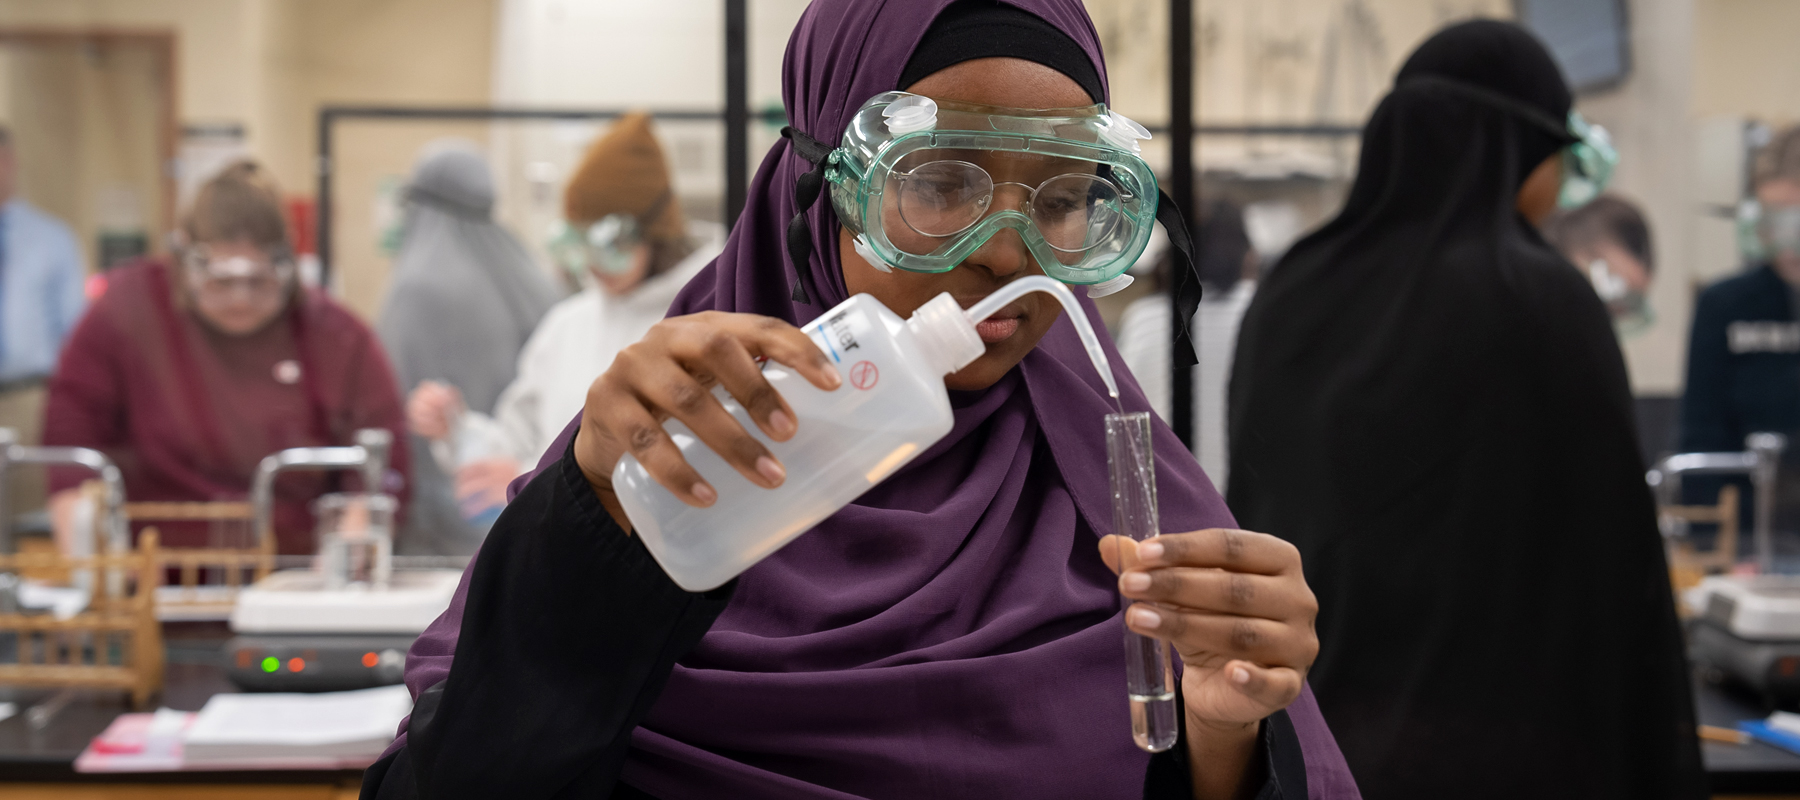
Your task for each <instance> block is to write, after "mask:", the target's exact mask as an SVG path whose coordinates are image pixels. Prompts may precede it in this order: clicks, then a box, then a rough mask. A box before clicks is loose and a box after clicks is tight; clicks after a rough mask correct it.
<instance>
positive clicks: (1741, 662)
mask: <svg viewBox="0 0 1800 800" xmlns="http://www.w3.org/2000/svg"><path fill="white" fill-rule="evenodd" d="M1683 599H1684V602H1686V603H1687V606H1688V608H1689V610H1690V611H1692V612H1693V613H1694V614H1695V619H1694V621H1693V622H1692V624H1691V625H1690V626H1689V629H1688V657H1689V659H1690V660H1692V661H1693V662H1694V663H1695V664H1697V665H1699V666H1701V667H1702V668H1706V669H1711V670H1716V671H1717V672H1718V673H1719V674H1720V675H1721V676H1724V677H1729V678H1731V679H1733V680H1736V681H1738V682H1740V683H1743V684H1744V685H1746V686H1748V687H1750V688H1751V689H1754V690H1755V691H1756V692H1757V693H1759V694H1761V695H1762V696H1763V699H1764V702H1765V703H1767V704H1768V705H1770V706H1774V705H1777V704H1787V703H1793V702H1796V701H1800V576H1794V575H1714V576H1711V577H1708V578H1705V579H1704V580H1702V581H1700V585H1699V586H1696V587H1694V588H1692V589H1689V590H1688V591H1687V594H1686V596H1685V597H1684V598H1683Z"/></svg>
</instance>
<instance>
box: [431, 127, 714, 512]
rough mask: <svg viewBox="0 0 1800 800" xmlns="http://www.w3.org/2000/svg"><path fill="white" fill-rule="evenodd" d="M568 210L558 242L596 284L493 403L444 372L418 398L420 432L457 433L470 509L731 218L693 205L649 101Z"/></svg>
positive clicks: (571, 303) (605, 151)
mask: <svg viewBox="0 0 1800 800" xmlns="http://www.w3.org/2000/svg"><path fill="white" fill-rule="evenodd" d="M563 210H564V215H565V216H564V219H565V220H566V222H565V223H564V225H563V229H562V232H561V234H560V235H559V236H558V237H557V239H556V240H555V241H553V242H552V243H551V250H552V252H553V253H554V254H555V256H556V259H557V261H558V262H559V263H560V264H562V266H563V267H564V268H565V269H567V270H568V271H569V273H570V276H571V277H572V278H574V279H575V280H576V281H578V282H579V283H581V285H583V286H584V287H585V288H584V289H583V290H582V291H581V292H580V293H579V294H576V295H575V296H573V297H570V298H568V299H566V300H564V301H562V302H561V303H558V304H557V305H556V307H555V308H552V309H551V310H550V313H548V314H546V315H545V316H544V321H543V323H542V324H540V325H539V326H538V329H537V331H536V332H534V333H533V334H532V335H531V340H530V341H529V342H527V343H526V345H525V349H524V352H523V353H521V354H520V356H519V363H518V377H517V378H515V379H514V380H513V382H512V384H511V385H510V386H508V387H506V390H505V391H504V392H503V393H501V395H500V398H499V400H498V401H497V403H496V404H495V405H494V411H493V414H492V415H487V414H484V413H483V412H482V410H481V406H480V405H478V404H476V403H475V402H473V401H471V399H470V398H469V397H468V396H467V395H466V394H464V393H462V392H460V391H458V390H457V388H456V387H455V386H454V385H453V384H450V383H446V382H440V381H428V382H426V383H424V384H421V385H420V386H419V387H418V388H416V389H414V390H413V392H412V394H411V396H410V397H409V398H408V400H407V419H408V423H409V425H411V428H412V430H413V432H414V433H416V434H418V435H420V436H422V437H425V438H427V439H430V440H433V441H438V442H446V443H448V442H450V441H451V440H452V439H456V440H457V441H456V442H455V446H454V448H450V449H451V450H453V451H456V455H455V456H453V458H454V459H455V463H454V465H453V467H454V470H455V474H456V494H457V498H458V500H459V501H460V502H461V503H462V504H463V506H464V507H465V509H483V508H494V507H496V506H499V505H501V504H503V503H504V502H505V498H506V485H507V484H508V483H511V482H512V479H513V478H516V477H518V476H519V474H520V473H521V472H524V471H525V468H526V467H528V466H529V465H531V464H535V463H536V462H537V458H538V456H539V455H540V454H541V453H543V451H544V448H545V447H548V446H549V444H550V441H551V440H552V439H554V438H555V437H556V435H557V434H558V433H561V432H562V429H563V427H564V426H566V425H568V422H569V420H570V419H571V418H573V417H574V416H575V414H576V413H577V412H579V411H580V410H581V406H582V403H583V402H584V401H585V400H586V398H587V390H588V385H589V384H591V383H593V381H594V379H595V378H597V377H599V376H600V373H602V372H604V371H606V368H607V366H609V365H611V364H612V360H613V356H615V355H617V354H618V352H619V351H620V350H622V349H624V348H625V346H626V345H629V344H631V343H633V342H636V341H637V340H638V339H641V338H643V336H644V332H645V331H648V330H649V329H650V326H652V325H655V324H656V323H657V322H659V321H661V320H662V318H663V316H664V315H666V314H667V313H668V310H669V303H670V302H671V301H673V300H674V299H675V293H676V292H679V291H681V287H683V286H686V285H687V282H688V280H689V279H691V278H693V277H694V275H695V274H696V273H698V272H699V271H700V269H701V268H702V267H705V266H706V265H707V264H708V263H709V262H711V261H712V260H713V259H714V258H715V257H717V256H718V254H719V250H720V249H721V248H722V247H724V244H725V229H724V228H723V226H720V225H717V224H713V223H707V222H701V221H689V220H687V219H686V218H685V216H684V215H683V214H682V212H681V204H680V202H679V201H677V200H676V198H675V191H674V185H673V182H672V181H671V179H670V175H669V165H668V162H667V160H666V159H665V158H664V156H663V150H662V146H661V145H660V144H658V142H657V139H656V131H655V127H654V126H653V125H652V124H651V120H650V116H649V115H648V114H645V113H642V112H635V113H632V114H628V115H626V116H625V117H623V118H621V119H620V120H619V121H618V122H617V123H616V124H614V125H613V127H612V128H611V129H610V130H608V131H607V132H606V135H604V136H602V137H600V138H599V139H598V140H596V141H595V142H594V143H593V145H592V146H591V147H590V148H589V149H588V151H587V154H586V155H585V156H584V157H583V159H582V162H581V166H580V167H579V168H578V169H577V170H576V171H575V174H574V176H573V177H571V178H570V179H569V183H568V186H567V188H566V189H565V190H564V193H563ZM440 449H442V448H440Z"/></svg>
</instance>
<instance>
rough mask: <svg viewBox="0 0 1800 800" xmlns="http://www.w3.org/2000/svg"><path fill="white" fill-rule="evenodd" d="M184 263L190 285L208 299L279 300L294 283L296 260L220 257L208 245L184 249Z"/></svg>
mask: <svg viewBox="0 0 1800 800" xmlns="http://www.w3.org/2000/svg"><path fill="white" fill-rule="evenodd" d="M181 263H182V266H183V268H184V270H185V271H186V273H187V280H188V285H189V286H191V287H193V289H194V291H195V292H196V293H198V294H199V295H201V296H202V297H206V298H213V299H225V298H228V297H230V296H231V295H233V294H248V295H250V296H252V297H253V298H271V297H279V296H281V295H284V294H286V293H287V291H288V289H289V288H290V287H292V286H293V282H294V271H295V268H294V259H293V257H292V256H290V255H288V254H287V253H286V252H276V253H272V254H266V255H263V256H261V257H259V258H251V257H247V256H217V255H214V254H213V253H212V252H211V251H210V250H209V249H208V248H207V247H206V246H205V245H192V246H188V247H183V248H182V250H181Z"/></svg>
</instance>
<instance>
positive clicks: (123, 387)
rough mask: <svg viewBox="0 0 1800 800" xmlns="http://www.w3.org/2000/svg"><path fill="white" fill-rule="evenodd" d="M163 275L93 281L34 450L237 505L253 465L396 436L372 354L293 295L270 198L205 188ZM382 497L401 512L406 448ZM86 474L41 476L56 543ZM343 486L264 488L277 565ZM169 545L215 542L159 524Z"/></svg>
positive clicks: (123, 274) (134, 483) (334, 308)
mask: <svg viewBox="0 0 1800 800" xmlns="http://www.w3.org/2000/svg"><path fill="white" fill-rule="evenodd" d="M178 238H179V239H180V242H179V247H178V248H177V251H176V256H175V258H174V259H173V262H172V263H165V262H162V261H157V260H145V261H140V262H138V263H135V264H131V265H129V266H124V267H120V268H117V269H115V270H113V271H112V272H110V273H108V280H107V284H106V293H105V294H104V295H102V296H101V297H100V298H99V299H98V300H96V301H95V303H94V306H93V308H92V309H91V310H90V311H89V312H88V313H87V314H86V315H85V316H84V317H82V319H81V323H80V324H79V325H77V326H76V328H75V332H74V334H73V335H72V336H71V337H70V339H69V344H68V347H67V349H66V350H64V352H63V355H62V360H61V361H60V362H59V363H58V364H57V368H56V374H55V375H54V376H53V377H52V378H51V380H50V400H49V412H48V414H47V415H46V418H45V422H44V442H45V444H50V445H70V446H77V447H91V448H95V449H97V450H100V451H101V452H104V453H106V454H107V455H108V456H110V457H111V458H112V460H113V461H114V463H116V464H118V465H119V469H120V471H121V472H122V473H123V474H124V478H125V491H126V496H127V497H129V498H130V499H131V500H133V501H228V500H237V501H241V500H243V499H244V498H245V497H246V496H247V495H248V494H249V490H250V482H251V479H252V477H253V476H254V474H255V472H256V466H257V463H258V462H259V461H261V460H262V458H263V457H264V456H267V455H269V454H271V453H274V452H275V451H277V450H282V449H285V448H289V447H318V446H327V445H349V444H351V443H352V442H353V437H354V435H355V432H356V431H357V430H358V429H361V428H386V429H388V430H389V431H392V432H393V434H394V437H395V441H400V437H402V436H403V435H404V433H405V430H404V427H403V425H404V421H403V419H402V415H401V409H400V399H399V396H398V393H397V392H396V391H395V386H396V383H395V381H394V375H393V371H392V370H391V369H390V368H389V366H388V359H387V356H386V354H384V353H383V352H382V349H381V344H380V343H379V342H378V341H376V338H375V335H374V334H373V333H372V332H370V330H369V329H368V327H367V326H365V325H363V323H361V322H359V321H357V319H356V317H354V316H352V315H351V314H350V313H349V312H348V311H346V310H345V309H344V308H343V307H342V306H340V305H338V304H337V302H336V301H334V300H332V299H330V298H329V297H326V296H325V295H324V294H323V293H320V292H317V291H313V290H308V289H305V288H302V287H301V286H300V285H299V282H298V280H297V278H296V275H295V272H296V270H295V265H294V258H293V245H292V242H291V241H290V240H289V237H288V229H287V224H286V221H285V220H284V219H283V217H282V214H281V204H280V193H279V192H278V191H277V189H276V187H275V184H274V181H273V180H271V179H270V178H269V176H268V174H267V173H266V172H265V171H264V170H263V168H262V167H260V166H258V165H257V164H256V163H254V162H249V161H243V162H238V163H236V164H232V165H230V166H228V167H226V168H225V169H224V170H223V171H222V172H220V173H219V174H218V176H216V177H214V178H213V179H212V180H210V181H208V182H207V183H206V184H205V185H204V186H203V187H201V189H200V190H199V192H198V194H197V195H196V196H195V197H194V200H193V203H192V204H191V206H190V207H189V208H188V209H187V210H186V212H185V213H184V214H183V216H182V221H181V227H180V231H179V236H178ZM389 463H390V469H389V472H388V475H387V477H386V478H385V479H384V480H385V482H386V483H387V485H384V486H382V487H381V488H382V489H383V490H385V491H388V492H392V493H396V494H399V495H400V496H401V497H402V500H403V501H404V498H405V494H406V491H405V487H406V474H407V457H406V450H405V449H403V448H395V450H394V452H393V455H392V457H391V460H390V462H389ZM88 477H89V476H88V475H86V474H82V473H80V472H77V471H71V470H56V471H53V472H52V474H51V478H50V486H51V490H52V491H53V492H55V493H56V494H55V495H54V497H53V499H52V503H51V505H52V512H53V517H54V519H55V525H56V534H57V538H58V541H59V543H61V544H62V545H63V546H64V547H65V548H66V547H67V546H68V544H69V541H70V538H69V537H70V536H71V535H72V530H71V528H70V525H71V523H72V519H73V516H74V514H73V507H74V503H76V502H77V500H78V497H77V494H76V492H75V488H76V486H77V485H78V484H79V482H80V481H82V480H84V479H86V478H88ZM357 480H358V479H357V478H356V477H354V476H351V475H348V474H344V473H330V474H326V473H297V474H293V475H286V476H283V477H281V478H280V479H279V480H278V481H277V482H276V484H275V510H274V511H275V515H274V525H275V536H276V540H277V543H278V547H279V551H280V552H281V553H294V554H309V553H312V552H313V551H314V549H315V548H314V544H313V523H312V512H311V510H310V509H309V504H310V503H311V502H312V501H313V500H314V499H315V498H317V497H318V496H319V495H321V494H324V493H326V492H328V491H333V490H334V487H338V486H340V485H341V486H346V487H350V486H353V485H354V484H356V482H357ZM159 528H161V529H162V531H163V539H162V540H163V541H164V542H165V543H168V544H172V545H177V546H205V545H215V546H216V545H219V544H232V545H237V546H242V544H244V542H239V541H231V542H221V541H218V537H221V536H224V535H228V534H227V532H224V531H221V530H219V529H217V528H213V527H209V526H207V525H203V524H187V525H183V524H163V525H159Z"/></svg>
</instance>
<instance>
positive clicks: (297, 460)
mask: <svg viewBox="0 0 1800 800" xmlns="http://www.w3.org/2000/svg"><path fill="white" fill-rule="evenodd" d="M393 446H394V434H393V433H392V432H390V431H388V430H386V429H383V428H364V429H362V430H359V431H357V432H356V444H354V445H351V446H349V447H293V448H289V449H287V450H282V451H280V452H277V453H274V454H272V455H269V456H267V457H265V458H263V460H262V463H260V464H258V465H257V466H256V480H255V482H253V483H252V484H251V486H250V505H251V507H252V509H253V512H254V514H255V522H254V526H253V528H252V530H253V531H254V532H255V534H254V535H255V536H256V544H257V546H258V547H267V546H269V544H270V543H271V541H272V539H273V537H274V535H275V531H274V528H273V522H272V520H273V517H274V513H275V476H276V475H279V474H281V473H283V472H290V471H295V470H315V471H316V470H338V469H354V470H358V471H360V472H361V473H362V480H363V491H365V492H371V493H375V492H380V491H381V476H382V475H383V474H384V473H386V472H387V465H388V453H389V452H390V451H391V450H392V449H393Z"/></svg>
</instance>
